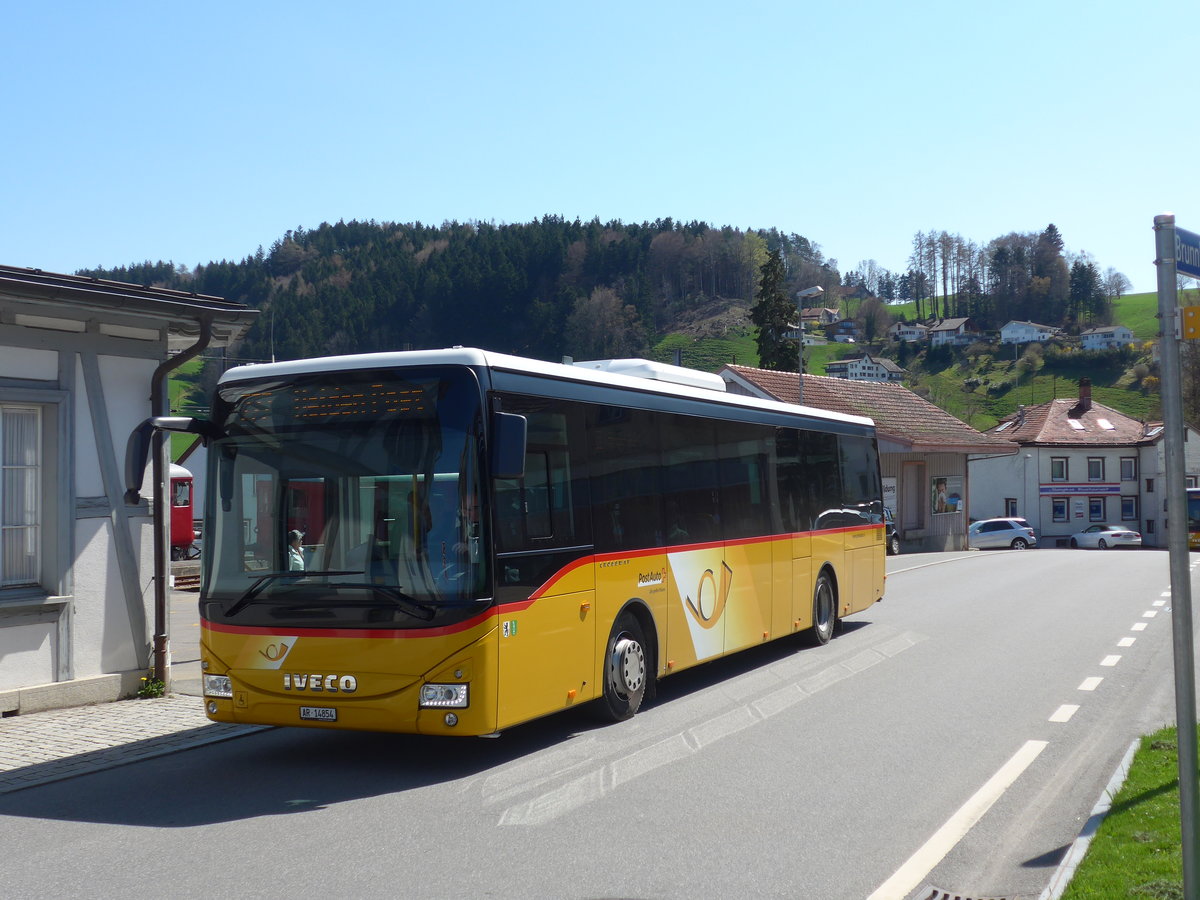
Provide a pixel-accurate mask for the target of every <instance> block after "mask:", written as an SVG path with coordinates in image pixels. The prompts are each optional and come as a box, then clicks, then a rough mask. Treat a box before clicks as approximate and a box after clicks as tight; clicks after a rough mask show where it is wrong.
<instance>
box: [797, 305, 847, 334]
mask: <svg viewBox="0 0 1200 900" xmlns="http://www.w3.org/2000/svg"><path fill="white" fill-rule="evenodd" d="M841 319H842V314H841V313H839V312H838V311H837V310H836V309H830V308H829V307H827V306H824V307H812V308H811V309H802V310H800V322H801V324H803V325H804V327H805V328H808V329H814V328H824V327H825V326H826V325H832V324H833V323H834V322H840V321H841Z"/></svg>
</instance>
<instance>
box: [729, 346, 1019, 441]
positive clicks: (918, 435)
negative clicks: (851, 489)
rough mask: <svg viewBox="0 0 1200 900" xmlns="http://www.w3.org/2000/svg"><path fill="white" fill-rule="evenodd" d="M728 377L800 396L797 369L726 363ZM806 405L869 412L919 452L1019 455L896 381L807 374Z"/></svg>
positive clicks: (790, 399) (886, 434)
mask: <svg viewBox="0 0 1200 900" xmlns="http://www.w3.org/2000/svg"><path fill="white" fill-rule="evenodd" d="M718 374H719V375H721V376H722V377H723V378H725V380H726V381H728V382H731V384H733V385H737V386H740V387H741V388H742V389H744V390H749V391H751V392H752V393H757V394H758V395H759V396H764V397H773V398H775V399H778V400H783V401H784V402H786V403H795V402H796V401H797V399H799V393H800V388H799V382H798V379H797V377H796V373H795V372H774V371H771V370H768V369H756V368H752V367H750V366H738V365H726V366H725V367H724V368H722V369H721V371H720V372H719V373H718ZM804 405H805V406H815V407H817V408H818V409H827V410H830V411H832V412H840V413H849V414H851V415H856V416H869V417H870V418H872V419H874V420H875V430H876V432H877V433H878V434H879V436H880V437H881V438H886V439H887V440H889V441H892V442H894V443H897V444H901V445H903V446H905V447H906V448H908V449H910V450H913V451H920V452H938V451H941V452H947V453H993V454H995V453H999V454H1005V453H1015V452H1017V445H1016V444H1013V443H1012V442H1011V441H1007V440H1004V439H1003V438H996V437H992V436H990V435H986V434H983V433H982V432H979V431H976V430H975V429H974V428H972V427H971V426H970V425H968V424H967V423H966V422H963V421H961V420H960V419H956V418H955V417H954V416H952V415H950V413H948V412H946V411H945V410H944V409H941V408H940V407H938V406H935V405H934V404H932V403H930V402H929V401H928V400H925V399H923V398H922V397H919V396H917V395H916V394H914V393H913V392H912V391H910V390H909V389H908V388H906V387H904V386H903V385H900V384H896V383H894V382H880V381H847V380H846V379H844V378H831V377H828V376H823V375H805V376H804Z"/></svg>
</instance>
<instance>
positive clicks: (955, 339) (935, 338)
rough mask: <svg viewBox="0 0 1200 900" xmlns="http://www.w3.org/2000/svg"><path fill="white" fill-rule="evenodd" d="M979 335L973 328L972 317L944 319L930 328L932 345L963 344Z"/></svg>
mask: <svg viewBox="0 0 1200 900" xmlns="http://www.w3.org/2000/svg"><path fill="white" fill-rule="evenodd" d="M978 337H979V334H978V332H976V331H974V330H973V329H972V328H971V320H970V319H942V320H941V321H940V322H938V323H937V324H936V325H934V326H933V327H932V328H930V329H929V344H930V346H932V347H944V346H946V345H950V346H962V345H964V344H969V343H971V342H972V341H974V340H977V339H978Z"/></svg>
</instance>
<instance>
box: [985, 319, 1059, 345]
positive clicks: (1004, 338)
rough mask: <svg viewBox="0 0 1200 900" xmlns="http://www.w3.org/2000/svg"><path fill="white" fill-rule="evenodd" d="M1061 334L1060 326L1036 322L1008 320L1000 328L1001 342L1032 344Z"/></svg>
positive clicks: (1043, 341)
mask: <svg viewBox="0 0 1200 900" xmlns="http://www.w3.org/2000/svg"><path fill="white" fill-rule="evenodd" d="M1060 334H1062V329H1061V328H1055V327H1054V326H1052V325H1039V324H1037V323H1036V322H1017V321H1013V322H1009V323H1007V324H1006V325H1005V326H1004V327H1003V328H1001V329H1000V343H1002V344H1032V343H1045V342H1046V341H1048V340H1050V339H1051V338H1056V337H1058V336H1059V335H1060Z"/></svg>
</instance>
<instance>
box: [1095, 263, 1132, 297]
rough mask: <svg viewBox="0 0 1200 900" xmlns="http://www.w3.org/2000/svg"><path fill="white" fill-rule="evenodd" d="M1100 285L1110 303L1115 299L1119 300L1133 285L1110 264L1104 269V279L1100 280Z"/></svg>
mask: <svg viewBox="0 0 1200 900" xmlns="http://www.w3.org/2000/svg"><path fill="white" fill-rule="evenodd" d="M1101 285H1102V287H1103V289H1104V293H1105V295H1106V296H1107V297H1108V299H1109V302H1110V303H1111V302H1113V301H1115V300H1120V299H1121V297H1123V296H1124V295H1125V293H1126V292H1127V291H1128V290H1129V289H1130V288H1131V287H1133V285H1132V284H1130V282H1129V279H1128V278H1126V277H1125V276H1124V275H1123V274H1121V273H1120V272H1118V271H1117V270H1116V269H1114V268H1113V267H1112V266H1109V267H1108V268H1107V269H1105V270H1104V279H1103V281H1102V282H1101Z"/></svg>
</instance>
